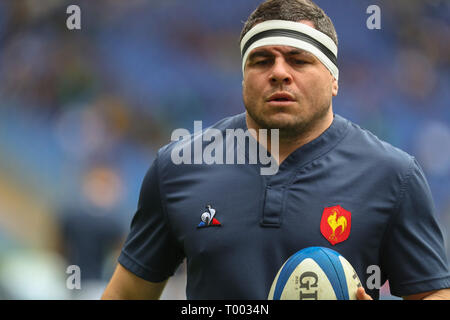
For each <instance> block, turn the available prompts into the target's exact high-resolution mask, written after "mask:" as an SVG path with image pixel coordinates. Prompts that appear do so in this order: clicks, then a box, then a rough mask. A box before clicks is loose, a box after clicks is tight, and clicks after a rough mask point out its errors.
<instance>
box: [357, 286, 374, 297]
mask: <svg viewBox="0 0 450 320" xmlns="http://www.w3.org/2000/svg"><path fill="white" fill-rule="evenodd" d="M356 298H357V299H358V300H373V299H372V297H371V296H369V295H368V294H367V293H366V291H365V290H364V288H363V287H359V288H358V291H356Z"/></svg>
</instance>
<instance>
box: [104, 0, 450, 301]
mask: <svg viewBox="0 0 450 320" xmlns="http://www.w3.org/2000/svg"><path fill="white" fill-rule="evenodd" d="M241 53H242V57H243V61H242V68H243V73H244V79H243V100H244V104H245V108H246V112H245V113H243V114H240V115H237V116H234V117H230V118H227V119H224V120H222V121H221V122H219V123H217V124H216V125H214V126H213V127H212V128H213V129H215V130H219V131H220V132H223V133H225V132H226V131H227V130H231V129H235V130H238V129H242V130H246V129H255V131H253V132H252V137H253V138H255V139H256V140H258V141H260V142H261V139H260V138H261V137H260V135H259V134H257V133H258V132H259V131H258V130H259V129H279V141H278V146H277V147H278V150H275V148H274V146H273V143H270V142H268V143H265V144H263V147H265V148H267V150H268V151H271V152H272V156H273V157H274V158H275V159H276V160H277V162H278V164H279V167H278V171H277V172H276V173H275V174H272V175H266V176H264V175H261V174H260V171H259V169H260V168H261V164H260V163H257V164H253V165H250V164H245V165H220V164H213V165H208V164H196V165H192V164H181V165H175V164H174V163H173V161H171V159H172V158H171V155H172V154H173V151H174V150H175V149H176V148H177V147H179V146H180V144H181V143H184V142H175V143H171V144H169V145H167V146H165V147H163V148H161V149H160V151H159V152H158V156H157V158H156V159H155V161H154V163H153V165H152V167H151V168H150V170H149V171H148V173H147V175H146V177H145V179H144V182H143V184H142V189H141V194H140V199H139V205H138V210H137V212H136V214H135V216H134V218H133V221H132V224H131V232H130V234H129V236H128V238H127V241H126V243H125V245H124V248H123V250H122V253H121V255H120V257H119V265H118V266H117V269H116V271H115V273H114V275H113V277H112V279H111V282H110V283H109V285H108V286H107V288H106V290H105V293H104V295H103V298H105V299H108V298H109V299H156V298H158V297H159V296H160V294H161V292H162V290H163V288H164V285H165V283H166V281H167V279H168V278H169V277H170V276H171V275H172V274H173V273H174V271H175V270H176V268H177V266H178V265H179V264H180V263H181V261H182V260H183V259H184V258H187V288H186V293H187V298H188V299H266V298H267V295H268V292H269V289H270V286H271V284H272V281H273V279H274V277H275V275H276V273H277V271H278V269H279V268H280V267H281V266H282V264H283V263H284V261H285V260H286V259H287V258H288V257H289V256H291V255H292V254H293V253H295V252H296V251H298V250H301V249H303V248H305V247H310V246H326V247H330V248H332V249H334V250H336V251H338V252H339V253H341V254H342V255H343V256H344V257H345V258H346V259H347V260H349V261H350V263H351V264H352V265H353V267H354V268H355V270H356V272H357V273H358V276H359V277H360V279H361V282H362V284H363V285H365V284H366V281H367V279H368V277H369V276H370V275H371V274H368V273H367V268H368V267H369V266H374V265H375V266H378V267H379V268H380V270H381V274H380V277H381V279H380V283H383V282H384V281H385V280H389V283H390V288H391V291H392V293H393V294H395V295H398V296H404V297H406V298H414V299H421V298H430V299H433V298H436V299H437V298H444V299H448V298H449V297H450V295H449V289H447V288H449V287H450V273H449V270H448V263H447V261H446V257H445V253H444V252H445V251H444V248H443V239H442V233H441V231H440V229H439V226H438V223H437V221H436V219H435V216H434V212H433V204H432V200H431V194H430V190H429V188H428V185H427V183H426V180H425V178H424V175H423V173H422V171H421V169H420V167H419V165H418V164H417V162H416V161H415V159H414V158H413V157H411V156H409V155H408V154H406V153H404V152H402V151H400V150H398V149H396V148H394V147H392V146H391V145H389V144H387V143H385V142H382V141H380V140H379V139H377V138H376V137H375V136H373V135H372V134H371V133H369V132H367V131H365V130H363V129H361V128H359V127H358V126H357V125H355V124H353V123H351V122H349V121H348V120H346V119H344V118H342V117H340V116H338V115H336V114H334V113H333V107H332V97H333V96H336V95H337V93H338V88H339V86H338V76H339V74H338V67H337V36H336V32H335V30H334V26H333V24H332V22H331V20H330V19H329V18H328V17H327V16H326V15H325V13H324V12H323V11H322V10H321V9H320V8H319V7H317V5H315V4H314V3H313V2H311V1H309V0H272V1H270V0H269V1H265V2H264V3H262V4H261V5H260V6H259V7H258V8H257V9H256V10H255V11H254V12H253V13H252V15H251V16H250V17H249V19H248V21H247V22H246V24H245V26H244V29H243V31H242V35H241ZM255 132H256V133H255ZM191 138H192V140H196V139H198V137H196V136H192V137H191ZM270 141H272V140H270ZM194 143H195V142H194ZM235 151H236V152H237V153H239V152H245V156H246V158H248V157H249V153H248V150H247V149H246V148H245V145H237V146H236V148H235ZM273 151H277V152H273ZM331 215H336V216H335V217H334V216H331ZM333 217H334V218H335V220H333V221H335V222H336V224H335V225H334V229H333V228H332V227H333V224H332V223H329V222H330V219H333ZM338 219H339V221H341V222H342V223H340V225H339V226H337V224H338V222H339V221H338ZM344 220H345V221H344ZM327 222H328V223H327ZM366 290H367V293H366V292H365V291H364V290H363V289H360V291H358V299H371V298H375V299H376V298H378V297H379V292H378V288H374V289H371V288H366Z"/></svg>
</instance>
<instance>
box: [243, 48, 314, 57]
mask: <svg viewBox="0 0 450 320" xmlns="http://www.w3.org/2000/svg"><path fill="white" fill-rule="evenodd" d="M275 52H279V53H281V54H284V55H305V56H310V57H314V55H313V54H312V53H310V52H308V51H306V50H303V49H299V48H296V47H291V46H282V45H268V46H262V47H257V48H255V49H253V50H252V51H251V52H250V54H249V58H250V59H251V58H252V57H254V56H260V55H271V54H273V53H275Z"/></svg>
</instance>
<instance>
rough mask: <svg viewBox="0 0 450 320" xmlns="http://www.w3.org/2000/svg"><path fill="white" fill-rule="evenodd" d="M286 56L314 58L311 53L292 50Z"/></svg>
mask: <svg viewBox="0 0 450 320" xmlns="http://www.w3.org/2000/svg"><path fill="white" fill-rule="evenodd" d="M287 55H289V56H296V55H304V56H307V57H311V58H312V57H314V55H313V54H312V53H310V52H308V51H306V50H301V49H293V50H291V51H289V52H288V53H287Z"/></svg>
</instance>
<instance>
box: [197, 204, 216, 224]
mask: <svg viewBox="0 0 450 320" xmlns="http://www.w3.org/2000/svg"><path fill="white" fill-rule="evenodd" d="M215 215H216V210H215V209H213V208H212V207H211V206H210V205H207V206H206V211H205V212H203V213H202V215H201V217H200V218H201V220H202V221H201V222H200V223H199V224H198V226H197V228H204V227H220V226H221V224H220V222H219V220H217V219H216V218H214V216H215Z"/></svg>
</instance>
